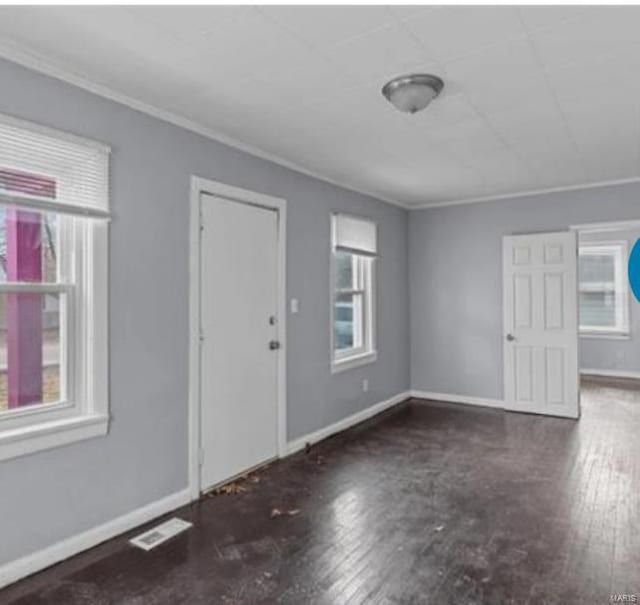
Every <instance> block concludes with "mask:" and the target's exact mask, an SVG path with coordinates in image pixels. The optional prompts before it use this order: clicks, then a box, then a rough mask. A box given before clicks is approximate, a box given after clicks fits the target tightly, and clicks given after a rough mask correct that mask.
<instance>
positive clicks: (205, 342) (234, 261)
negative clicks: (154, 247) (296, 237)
mask: <svg viewBox="0 0 640 605" xmlns="http://www.w3.org/2000/svg"><path fill="white" fill-rule="evenodd" d="M200 213H201V225H202V228H201V234H200V263H199V268H200V276H199V277H200V288H199V290H200V301H199V302H200V305H199V306H200V330H201V343H200V368H199V370H200V372H199V373H200V436H199V437H200V447H201V460H200V462H201V469H200V489H201V490H206V489H208V488H210V487H212V486H215V485H217V484H220V483H222V482H224V481H225V480H228V479H230V478H232V477H234V476H236V475H238V474H240V473H242V472H244V471H246V470H248V469H250V468H253V467H255V466H258V465H260V464H262V463H264V462H267V461H269V460H271V459H273V458H275V457H276V456H277V455H278V360H279V357H280V355H281V349H272V348H270V343H271V342H274V343H279V337H280V334H279V332H280V330H279V327H280V326H279V323H278V322H279V319H280V318H279V308H278V306H279V305H278V211H277V210H276V209H272V208H265V207H260V206H258V205H254V204H250V203H243V202H242V201H237V200H230V199H225V198H224V197H219V196H214V195H210V194H208V193H201V195H200Z"/></svg>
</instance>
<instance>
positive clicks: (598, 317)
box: [580, 292, 616, 328]
mask: <svg viewBox="0 0 640 605" xmlns="http://www.w3.org/2000/svg"><path fill="white" fill-rule="evenodd" d="M580 325H581V326H582V327H591V328H594V327H602V328H615V327H616V296H615V293H614V292H580Z"/></svg>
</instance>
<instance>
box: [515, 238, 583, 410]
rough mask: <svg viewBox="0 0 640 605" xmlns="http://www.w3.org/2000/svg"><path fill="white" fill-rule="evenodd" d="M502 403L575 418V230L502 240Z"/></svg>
mask: <svg viewBox="0 0 640 605" xmlns="http://www.w3.org/2000/svg"><path fill="white" fill-rule="evenodd" d="M503 276H504V277H503V280H504V281H503V289H504V339H505V341H504V345H505V346H504V384H505V407H506V408H507V409H510V410H514V411H521V412H532V413H536V414H547V415H552V416H566V417H569V418H578V416H579V415H580V403H579V397H580V391H579V374H578V305H577V281H576V280H577V242H576V234H575V232H572V231H568V232H561V233H538V234H531V235H515V236H508V237H505V238H504V242H503Z"/></svg>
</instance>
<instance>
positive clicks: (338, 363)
mask: <svg viewBox="0 0 640 605" xmlns="http://www.w3.org/2000/svg"><path fill="white" fill-rule="evenodd" d="M334 217H335V215H332V221H334V220H335V219H334ZM339 252H340V251H338V250H336V241H335V227H334V225H333V223H332V230H331V255H330V271H329V273H330V304H329V308H330V323H329V332H330V362H331V373H332V374H336V373H339V372H343V371H345V370H349V369H351V368H355V367H359V366H363V365H366V364H370V363H373V362H375V361H376V360H377V358H378V352H377V350H376V312H375V311H376V300H375V299H376V258H375V257H371V256H368V255H365V254H357V252H356V251H350V252H347V251H342V253H343V254H350V255H351V258H352V263H354V265H355V266H354V267H353V269H354V270H355V272H356V274H357V275H358V277H357V280H356V283H358V282H360V283H361V287H357V288H351V289H341V290H338V289H337V288H336V264H337V263H336V254H338V253H339ZM350 294H355V295H360V296H362V314H361V319H360V323H361V331H362V344H361V346H359V347H352V348H349V349H342V350H336V348H335V327H334V322H335V304H336V301H337V298H338V296H340V295H350ZM354 322H355V317H354Z"/></svg>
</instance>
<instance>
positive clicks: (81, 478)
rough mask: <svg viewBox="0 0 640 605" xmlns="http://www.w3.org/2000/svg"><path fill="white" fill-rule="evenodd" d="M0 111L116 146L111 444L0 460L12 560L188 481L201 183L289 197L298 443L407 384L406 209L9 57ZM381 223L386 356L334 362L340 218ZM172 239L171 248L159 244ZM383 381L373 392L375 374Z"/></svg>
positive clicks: (0, 502)
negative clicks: (192, 302) (333, 273)
mask: <svg viewBox="0 0 640 605" xmlns="http://www.w3.org/2000/svg"><path fill="white" fill-rule="evenodd" d="M0 89H1V90H2V94H1V95H0V111H1V112H4V113H8V114H12V115H15V116H18V117H21V118H24V119H27V120H33V121H36V122H40V123H42V124H45V125H47V126H51V127H54V128H58V129H61V130H65V131H69V132H73V133H76V134H79V135H83V136H86V137H91V138H95V139H98V140H101V141H105V142H107V143H109V144H110V145H112V147H113V153H112V169H111V182H112V196H111V203H112V209H113V214H114V220H113V222H112V227H111V248H110V288H111V289H110V339H111V341H110V342H111V352H110V386H111V410H112V413H113V423H112V426H111V431H110V433H109V435H108V436H107V437H106V438H101V439H93V440H90V441H86V442H83V443H78V444H73V445H70V446H67V447H64V448H60V449H55V450H50V451H46V452H41V453H38V454H34V455H31V456H28V457H24V458H19V459H15V460H9V461H5V462H0V486H1V487H0V536H1V539H0V565H1V564H2V563H5V562H7V561H10V560H13V559H14V558H17V557H19V556H22V555H26V554H28V553H31V552H33V551H36V550H38V549H41V548H43V547H46V546H49V545H50V544H52V543H54V542H56V541H58V540H61V539H64V538H66V537H69V536H71V535H73V534H76V533H78V532H81V531H83V530H86V529H88V528H91V527H93V526H95V525H98V524H101V523H104V522H106V521H108V520H110V519H112V518H114V517H116V516H118V515H122V514H125V513H127V512H129V511H131V510H133V509H135V508H138V507H140V506H143V505H145V504H148V503H150V502H152V501H154V500H156V499H158V498H161V497H163V496H167V495H169V494H172V493H174V492H176V491H178V490H181V489H182V488H185V487H186V486H187V392H188V384H187V383H188V379H187V376H188V367H187V365H188V361H187V360H188V325H189V324H188V287H189V283H188V269H189V264H188V254H189V247H188V221H189V199H188V195H189V177H190V175H192V174H197V175H199V176H202V177H206V178H210V179H213V180H219V181H222V182H225V183H227V184H230V185H236V186H239V187H245V188H248V189H252V190H255V191H259V192H262V193H266V194H270V195H274V196H278V197H283V198H286V199H287V201H288V236H289V237H288V259H287V260H288V268H287V280H288V296H289V298H292V297H296V298H298V299H299V300H300V312H299V314H297V315H294V316H290V317H289V318H288V335H289V342H288V350H287V362H288V383H287V395H288V420H289V429H288V433H289V437H290V438H295V437H299V436H301V435H304V434H306V433H308V432H310V431H314V430H316V429H319V428H322V427H324V426H326V425H328V424H330V423H332V422H335V421H337V420H339V419H341V418H344V417H345V416H348V415H350V414H352V413H354V412H356V411H358V410H362V409H363V408H366V407H368V406H370V405H372V404H373V403H376V402H379V401H381V400H384V399H386V398H388V397H390V396H393V395H396V394H397V393H399V392H402V391H405V390H406V389H407V388H408V385H409V350H408V340H409V336H408V309H409V307H408V296H407V291H408V284H407V213H406V212H405V211H404V210H402V209H399V208H397V207H394V206H391V205H389V204H386V203H383V202H380V201H378V200H375V199H372V198H370V197H366V196H363V195H359V194H357V193H353V192H350V191H346V190H344V189H340V188H338V187H335V186H333V185H330V184H328V183H326V182H323V181H320V180H316V179H313V178H310V177H307V176H304V175H302V174H300V173H297V172H295V171H291V170H288V169H285V168H282V167H280V166H277V165H274V164H272V163H269V162H267V161H264V160H261V159H258V158H255V157H252V156H249V155H247V154H244V153H242V152H239V151H237V150H234V149H231V148H229V147H226V146H225V145H222V144H219V143H216V142H214V141H211V140H208V139H205V138H203V137H200V136H198V135H196V134H194V133H191V132H188V131H186V130H182V129H180V128H177V127H175V126H171V125H169V124H166V123H164V122H161V121H158V120H156V119H153V118H151V117H148V116H146V115H144V114H141V113H138V112H136V111H133V110H131V109H128V108H126V107H123V106H121V105H118V104H116V103H113V102H111V101H108V100H106V99H103V98H100V97H97V96H94V95H92V94H90V93H88V92H86V91H83V90H80V89H77V88H74V87H72V86H69V85H67V84H65V83H62V82H60V81H57V80H54V79H49V78H47V77H44V76H42V75H39V74H36V73H34V72H30V71H28V70H25V69H23V68H21V67H19V66H17V65H14V64H12V63H8V62H5V61H0ZM331 210H344V211H348V212H352V213H356V214H362V215H366V216H369V217H371V218H372V219H374V220H375V221H377V222H378V225H379V233H380V249H381V253H382V259H381V261H380V263H379V274H378V280H377V285H378V307H377V309H378V327H379V331H378V339H377V340H378V347H379V355H378V361H377V363H375V365H371V366H367V367H363V368H359V369H356V370H352V371H348V372H345V373H342V374H338V375H335V376H332V375H331V374H330V368H329V304H328V302H329V236H330V228H329V213H330V211H331ZM160 243H162V245H160ZM364 377H368V378H369V392H368V393H366V394H365V393H363V392H362V379H363V378H364Z"/></svg>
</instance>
